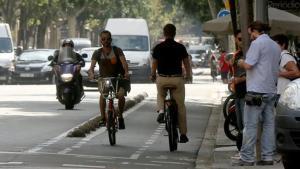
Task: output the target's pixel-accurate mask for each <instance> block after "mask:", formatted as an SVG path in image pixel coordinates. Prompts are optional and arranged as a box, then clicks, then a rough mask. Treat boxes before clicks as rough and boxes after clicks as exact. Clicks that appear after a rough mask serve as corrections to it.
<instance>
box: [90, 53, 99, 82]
mask: <svg viewBox="0 0 300 169" xmlns="http://www.w3.org/2000/svg"><path fill="white" fill-rule="evenodd" d="M97 55H98V52H97V50H96V51H95V52H94V53H93V55H92V59H91V65H90V68H89V70H88V75H89V79H90V80H93V79H94V78H95V75H94V69H95V66H96V63H97V60H96V58H97Z"/></svg>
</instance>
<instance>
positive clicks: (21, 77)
mask: <svg viewBox="0 0 300 169" xmlns="http://www.w3.org/2000/svg"><path fill="white" fill-rule="evenodd" d="M54 51H55V49H31V50H24V51H23V52H22V54H21V55H20V56H18V57H17V59H16V62H15V71H14V72H12V79H11V80H12V83H45V82H46V83H51V84H55V77H54V74H53V72H52V67H51V66H49V64H50V62H49V61H48V57H49V56H50V55H53V53H54Z"/></svg>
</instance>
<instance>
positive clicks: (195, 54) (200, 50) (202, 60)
mask: <svg viewBox="0 0 300 169" xmlns="http://www.w3.org/2000/svg"><path fill="white" fill-rule="evenodd" d="M188 53H189V54H190V55H191V56H192V67H194V68H197V67H206V66H208V59H209V53H210V49H209V48H207V47H206V46H203V45H191V46H189V48H188Z"/></svg>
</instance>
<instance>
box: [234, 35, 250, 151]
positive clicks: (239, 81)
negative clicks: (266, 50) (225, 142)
mask: <svg viewBox="0 0 300 169" xmlns="http://www.w3.org/2000/svg"><path fill="white" fill-rule="evenodd" d="M234 37H235V43H236V46H237V51H236V52H235V53H234V55H233V60H232V61H233V64H232V73H233V79H232V83H233V84H234V92H235V93H234V94H235V97H236V98H235V112H236V118H237V127H238V138H237V139H238V140H237V145H238V148H240V147H239V146H240V144H241V141H242V137H243V135H242V133H243V128H244V124H243V114H244V113H243V112H244V105H245V99H244V98H245V95H246V93H247V89H246V71H245V69H244V68H242V67H239V66H238V65H237V62H238V60H240V59H244V55H243V50H242V33H241V30H237V32H236V33H235V35H234Z"/></svg>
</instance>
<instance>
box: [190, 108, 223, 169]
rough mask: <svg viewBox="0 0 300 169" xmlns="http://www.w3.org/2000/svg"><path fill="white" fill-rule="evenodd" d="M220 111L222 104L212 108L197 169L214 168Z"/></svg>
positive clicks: (197, 160) (199, 153) (197, 161)
mask: <svg viewBox="0 0 300 169" xmlns="http://www.w3.org/2000/svg"><path fill="white" fill-rule="evenodd" d="M220 112H221V106H220V105H214V107H213V108H212V110H211V115H210V117H209V121H208V124H207V127H206V129H205V135H204V138H203V140H202V143H201V146H200V149H199V151H198V156H197V159H196V166H195V169H212V164H213V150H214V148H215V145H216V138H217V131H218V126H219V121H220Z"/></svg>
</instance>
